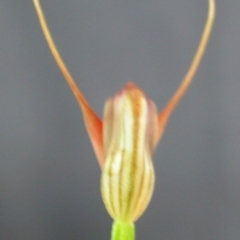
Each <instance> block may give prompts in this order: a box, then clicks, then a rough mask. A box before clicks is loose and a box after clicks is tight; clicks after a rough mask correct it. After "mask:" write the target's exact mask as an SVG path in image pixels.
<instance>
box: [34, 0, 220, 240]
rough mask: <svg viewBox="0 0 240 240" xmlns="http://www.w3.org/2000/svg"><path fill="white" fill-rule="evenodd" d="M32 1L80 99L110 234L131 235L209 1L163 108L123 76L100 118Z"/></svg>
mask: <svg viewBox="0 0 240 240" xmlns="http://www.w3.org/2000/svg"><path fill="white" fill-rule="evenodd" d="M33 2H34V5H35V8H36V11H37V14H38V17H39V21H40V24H41V27H42V30H43V33H44V35H45V37H46V40H47V43H48V45H49V47H50V50H51V52H52V54H53V56H54V58H55V60H56V62H57V64H58V66H59V68H60V69H61V71H62V73H63V75H64V76H65V78H66V81H67V82H68V84H69V86H70V88H71V89H72V91H73V93H74V95H75V97H76V99H77V101H78V103H79V105H80V108H81V110H82V113H83V117H84V122H85V126H86V129H87V132H88V134H89V137H90V140H91V142H92V145H93V148H94V151H95V154H96V157H97V159H98V162H99V165H100V167H101V170H102V177H101V193H102V198H103V202H104V204H105V206H106V209H107V211H108V213H109V214H110V215H111V217H112V218H113V219H114V223H113V229H112V240H133V239H134V238H135V231H134V222H135V221H136V220H137V219H138V218H139V217H140V216H141V215H142V214H143V212H144V211H145V209H146V208H147V206H148V204H149V202H150V200H151V196H152V193H153V189H154V182H155V174H154V167H153V161H152V156H153V152H154V149H155V148H156V145H157V143H158V141H159V140H160V139H161V136H162V134H163V132H164V130H165V128H166V125H167V123H168V119H169V117H170V115H171V113H172V111H173V110H174V108H175V107H176V105H177V104H178V102H179V101H180V99H181V98H182V96H183V95H184V94H185V92H186V90H187V88H188V87H189V85H190V83H191V82H192V80H193V77H194V75H195V73H196V71H197V69H198V67H199V64H200V62H201V59H202V56H203V54H204V51H205V49H206V46H207V43H208V40H209V36H210V33H211V30H212V25H213V22H214V16H215V2H214V0H208V2H209V10H208V16H207V20H206V24H205V27H204V30H203V33H202V37H201V40H200V43H199V46H198V48H197V51H196V53H195V56H194V58H193V61H192V63H191V65H190V67H189V70H188V71H187V73H186V76H185V77H184V79H183V81H182V83H181V85H180V86H179V88H178V89H177V91H176V92H175V94H174V95H173V97H172V98H171V99H170V101H169V102H168V103H167V105H166V106H165V107H164V109H163V110H162V111H161V112H160V113H158V111H157V107H156V105H155V104H154V102H153V101H152V100H150V99H149V98H148V97H147V96H146V95H145V93H144V92H143V91H142V90H141V89H139V88H138V87H137V86H136V85H135V84H134V83H132V82H128V83H127V84H126V85H125V86H124V87H123V88H122V89H121V90H120V91H118V92H117V93H116V94H115V95H114V96H113V97H111V98H109V99H108V100H107V101H106V103H105V107H104V116H103V120H101V119H100V118H99V117H98V116H97V114H96V113H95V112H94V111H93V110H92V108H91V107H90V105H89V103H88V102H87V100H86V99H85V97H84V95H83V94H82V92H81V90H80V89H79V88H78V87H77V85H76V83H75V81H74V80H73V77H72V76H71V74H70V73H69V71H68V69H67V67H66V66H65V63H64V62H63V60H62V58H61V56H60V54H59V52H58V50H57V48H56V46H55V43H54V41H53V38H52V36H51V33H50V31H49V29H48V26H47V23H46V20H45V17H44V14H43V11H42V9H41V5H40V3H39V0H33Z"/></svg>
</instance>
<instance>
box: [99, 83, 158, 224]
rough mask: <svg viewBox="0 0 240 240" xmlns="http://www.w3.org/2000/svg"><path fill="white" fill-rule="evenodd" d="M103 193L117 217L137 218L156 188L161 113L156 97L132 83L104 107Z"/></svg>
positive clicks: (130, 219) (107, 205)
mask: <svg viewBox="0 0 240 240" xmlns="http://www.w3.org/2000/svg"><path fill="white" fill-rule="evenodd" d="M103 123H104V126H103V131H104V133H103V135H104V147H105V149H104V155H105V163H104V167H103V173H102V186H101V191H102V196H103V200H104V203H105V205H106V208H107V210H108V211H109V213H110V215H111V216H112V217H113V218H114V219H118V220H125V221H135V220H136V219H137V218H138V217H139V216H140V215H141V214H142V212H143V211H144V210H145V208H146V207H147V205H148V203H149V201H150V198H151V196H152V192H153V188H154V178H155V177H154V169H153V164H152V159H151V155H152V151H153V149H154V147H155V144H156V139H157V133H158V114H157V109H156V107H155V105H154V104H153V102H152V101H150V100H148V99H147V98H146V96H145V94H144V93H143V92H142V91H141V90H140V89H138V88H137V87H136V86H135V85H134V84H132V83H128V84H127V85H126V86H125V87H124V88H123V89H122V90H121V91H119V92H118V93H117V94H116V95H115V96H114V97H113V98H111V99H109V100H108V101H107V103H106V105H105V111H104V121H103Z"/></svg>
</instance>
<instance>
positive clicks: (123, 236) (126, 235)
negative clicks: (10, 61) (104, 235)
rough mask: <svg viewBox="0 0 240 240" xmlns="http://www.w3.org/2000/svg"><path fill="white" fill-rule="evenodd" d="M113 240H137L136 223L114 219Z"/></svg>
mask: <svg viewBox="0 0 240 240" xmlns="http://www.w3.org/2000/svg"><path fill="white" fill-rule="evenodd" d="M111 240H135V226H134V223H132V222H123V221H114V222H113V225H112V237H111Z"/></svg>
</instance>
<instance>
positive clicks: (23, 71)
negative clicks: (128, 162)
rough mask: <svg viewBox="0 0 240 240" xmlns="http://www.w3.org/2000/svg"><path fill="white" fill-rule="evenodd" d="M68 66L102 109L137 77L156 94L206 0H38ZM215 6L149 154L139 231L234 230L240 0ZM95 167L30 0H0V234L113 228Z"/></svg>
mask: <svg viewBox="0 0 240 240" xmlns="http://www.w3.org/2000/svg"><path fill="white" fill-rule="evenodd" d="M41 2H42V6H43V9H44V11H45V14H46V17H47V20H48V23H49V26H50V29H51V31H52V34H53V36H54V38H55V41H56V43H57V46H58V48H59V50H60V52H61V54H62V56H63V58H64V60H65V61H66V64H67V66H68V67H69V69H70V71H71V73H72V75H73V76H74V78H75V79H76V81H77V83H78V85H79V86H80V87H81V89H82V91H83V92H84V94H85V96H86V97H87V99H88V100H89V102H90V103H91V104H92V106H93V108H94V109H95V110H96V112H97V113H98V114H99V116H101V115H102V110H103V104H104V101H105V99H106V98H108V97H109V96H112V95H113V94H115V92H116V91H117V90H119V89H120V88H121V87H122V86H123V85H124V84H125V83H126V82H127V81H129V80H132V81H134V82H135V83H136V84H137V85H138V86H139V87H140V88H142V89H143V90H144V91H145V92H146V94H147V95H148V96H149V97H150V98H152V99H153V100H154V101H155V102H156V104H157V105H158V108H159V110H160V109H162V108H163V107H164V105H165V104H166V103H167V101H168V100H169V99H170V97H171V96H172V94H173V93H174V91H175V90H176V88H177V87H178V85H179V84H180V82H181V80H182V78H183V77H184V74H185V72H186V70H187V69H188V66H189V64H190V62H191V59H192V57H193V54H194V53H195V49H196V47H197V44H198V41H199V38H200V36H201V33H202V29H203V26H204V23H205V18H206V15H207V6H208V5H207V0H117V1H116V0H61V1H60V0H58V1H57V0H51V1H47V0H42V1H41ZM216 4H217V16H216V24H215V26H214V30H213V34H212V36H211V39H210V42H209V45H208V49H207V51H206V55H205V57H204V59H203V62H202V64H201V67H200V69H199V71H198V73H197V75H196V78H195V80H194V82H193V84H192V85H191V87H190V89H189V90H188V92H187V94H186V96H185V97H184V99H183V100H182V101H181V103H180V104H179V106H178V107H177V109H176V111H174V113H173V115H172V117H171V119H170V122H169V125H168V128H167V130H166V132H165V134H164V136H163V138H162V141H161V143H160V144H159V146H158V148H157V150H156V153H155V155H154V160H153V161H154V165H155V170H156V177H157V179H156V187H155V192H154V196H153V198H152V201H151V204H150V206H149V207H148V209H147V211H146V212H145V214H144V215H143V216H142V217H141V219H140V220H139V221H138V222H137V223H136V226H137V240H147V239H152V240H153V239H156V240H158V239H163V240H193V239H194V240H202V239H204V240H238V239H240V206H239V204H240V104H239V103H240V94H239V92H240V80H239V79H240V65H239V64H240V31H239V30H240V15H239V13H240V1H239V0H228V1H226V0H216ZM100 176H101V170H100V168H99V166H98V163H97V161H96V158H95V155H94V153H93V150H92V147H91V144H90V141H89V138H88V136H87V134H86V130H85V127H84V123H83V119H82V114H81V112H80V109H79V106H78V104H77V102H76V100H75V98H74V96H73V94H72V92H71V91H70V89H69V87H68V85H67V84H66V82H65V80H64V78H63V76H62V74H61V72H60V71H59V69H58V67H57V66H56V64H55V62H54V60H53V57H52V55H51V53H50V52H49V49H48V46H47V44H46V42H45V39H44V37H43V34H42V31H41V29H40V26H39V23H38V19H37V16H36V12H35V9H34V6H33V3H32V1H30V0H21V1H19V0H1V1H0V239H1V240H40V239H41V240H43V239H44V240H65V239H66V240H67V239H68V240H77V239H78V240H79V239H81V240H90V239H93V240H94V239H99V240H100V239H102V240H106V239H110V230H111V223H112V220H111V219H110V217H109V215H108V213H107V212H106V210H105V208H104V205H103V203H102V199H101V195H100V190H99V186H100Z"/></svg>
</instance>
